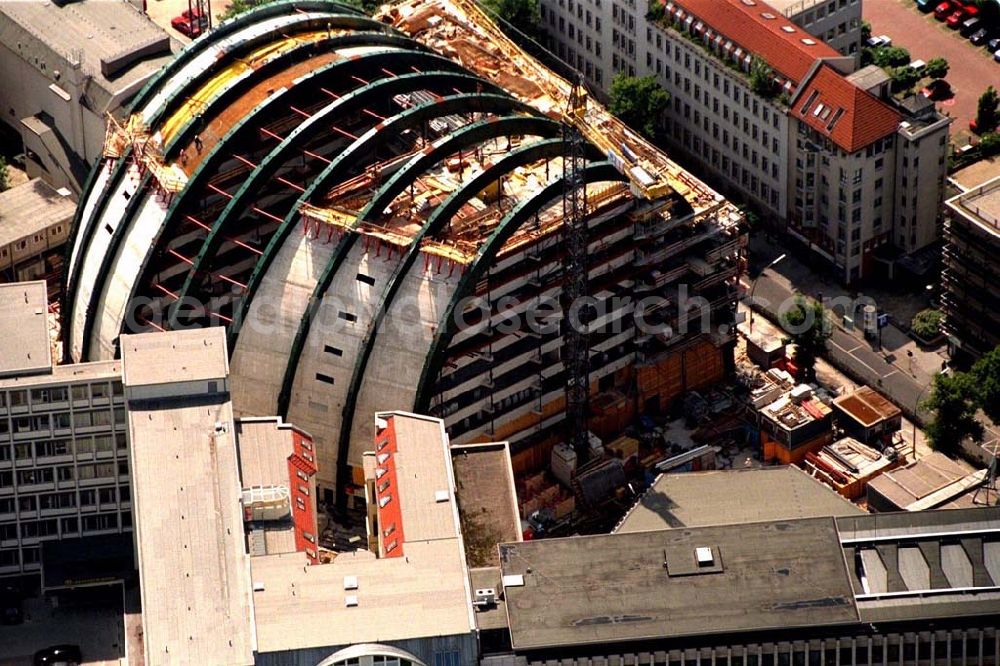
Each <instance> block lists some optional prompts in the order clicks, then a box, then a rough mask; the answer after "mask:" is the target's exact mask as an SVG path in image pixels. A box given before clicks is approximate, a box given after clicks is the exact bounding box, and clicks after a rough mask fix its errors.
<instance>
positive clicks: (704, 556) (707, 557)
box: [694, 546, 715, 567]
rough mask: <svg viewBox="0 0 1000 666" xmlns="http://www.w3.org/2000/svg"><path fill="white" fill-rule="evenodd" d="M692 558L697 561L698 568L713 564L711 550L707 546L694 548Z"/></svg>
mask: <svg viewBox="0 0 1000 666" xmlns="http://www.w3.org/2000/svg"><path fill="white" fill-rule="evenodd" d="M694 557H695V559H696V560H697V561H698V566H699V567H710V566H712V565H714V564H715V557H714V556H713V555H712V549H711V548H709V547H708V546H700V547H698V548H695V549H694Z"/></svg>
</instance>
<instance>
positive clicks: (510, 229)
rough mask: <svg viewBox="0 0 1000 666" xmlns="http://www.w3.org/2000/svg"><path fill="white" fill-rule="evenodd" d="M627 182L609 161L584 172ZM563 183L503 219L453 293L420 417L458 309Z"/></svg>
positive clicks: (419, 404) (587, 178)
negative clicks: (512, 238) (509, 244)
mask: <svg viewBox="0 0 1000 666" xmlns="http://www.w3.org/2000/svg"><path fill="white" fill-rule="evenodd" d="M624 180H625V176H623V175H622V173H621V172H620V171H618V169H616V168H615V167H614V166H613V165H612V164H611V163H610V162H607V161H604V162H596V163H591V164H589V165H587V167H586V169H584V172H583V183H584V184H591V183H598V182H601V181H624ZM564 184H565V178H563V177H560V178H559V179H557V180H555V181H554V182H552V183H550V184H549V185H547V186H546V187H545V188H544V189H542V191H541V192H539V193H538V194H536V195H535V196H534V197H532V198H530V199H527V200H525V201H522V202H521V203H520V204H518V205H517V207H515V208H514V210H512V211H510V212H509V213H507V215H505V216H504V218H503V219H502V220H501V221H500V223H499V224H498V225H497V227H496V229H494V230H493V233H492V234H490V237H489V238H488V239H487V240H486V242H485V243H483V244H482V245H481V246H480V248H479V250H478V251H477V252H476V256H475V258H474V259H473V261H472V265H471V267H470V268H469V270H467V271H466V272H465V273H464V274H463V275H462V278H461V279H460V280H459V283H458V287H457V288H456V289H455V293H454V294H452V298H451V302H450V303H449V304H448V307H447V308H446V309H445V312H444V319H443V321H442V324H441V325H440V326H438V329H437V332H436V333H435V335H434V341H433V342H432V343H431V348H430V353H428V355H427V360H426V361H425V362H424V368H423V370H422V371H421V373H420V382H419V383H418V384H417V395H416V398H415V400H414V405H413V411H414V412H416V413H418V414H426V413H427V409H428V407H429V406H430V398H431V392H432V391H433V390H434V385H435V382H436V379H437V376H438V374H439V373H440V372H441V367H442V366H443V364H444V360H445V355H446V354H447V351H448V346H449V345H450V344H451V339H452V337H453V336H454V335H455V333H456V330H455V311H456V310H457V308H458V306H459V304H460V303H461V301H462V299H463V298H465V296H466V295H468V294H469V293H470V292H471V290H472V289H473V288H474V287H475V285H476V283H478V282H479V280H480V279H482V277H483V275H484V274H485V273H486V271H487V270H489V267H490V266H491V265H492V264H493V260H494V259H496V257H497V254H498V253H499V252H500V249H501V248H502V247H503V245H504V243H506V242H507V241H508V240H509V239H510V238H511V236H513V235H514V232H515V231H517V229H518V228H520V226H521V225H522V224H523V223H524V222H526V221H527V220H528V219H529V218H530V217H531V216H532V215H535V214H536V213H538V212H540V211H542V210H544V207H545V206H546V205H547V204H549V203H550V202H552V200H553V199H555V198H556V197H558V196H559V195H560V194H561V193H562V191H563V188H564Z"/></svg>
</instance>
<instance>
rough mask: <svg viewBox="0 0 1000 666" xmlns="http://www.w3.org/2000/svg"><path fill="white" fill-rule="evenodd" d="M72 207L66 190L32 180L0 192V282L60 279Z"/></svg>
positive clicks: (51, 283) (73, 210) (52, 283)
mask: <svg viewBox="0 0 1000 666" xmlns="http://www.w3.org/2000/svg"><path fill="white" fill-rule="evenodd" d="M75 211H76V204H75V202H74V201H73V199H72V198H71V197H70V192H69V190H66V189H59V190H57V189H55V188H53V187H52V186H51V185H49V184H48V183H46V182H45V181H43V180H41V179H40V178H35V179H33V180H30V181H28V182H27V183H23V184H21V185H18V186H16V187H12V188H10V189H9V190H6V191H5V192H0V282H24V281H28V280H38V279H43V278H44V279H46V280H47V281H48V283H49V284H50V285H51V286H52V287H53V288H55V287H56V286H57V285H58V284H59V282H60V280H59V279H58V278H59V275H60V273H61V268H62V250H63V246H64V245H65V243H66V239H68V238H69V230H70V227H71V226H72V223H73V213H74V212H75Z"/></svg>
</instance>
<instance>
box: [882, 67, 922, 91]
mask: <svg viewBox="0 0 1000 666" xmlns="http://www.w3.org/2000/svg"><path fill="white" fill-rule="evenodd" d="M889 76H890V77H891V78H892V89H893V90H895V91H896V92H899V91H901V90H909V89H910V88H912V87H913V86H914V84H916V82H917V81H918V80H919V79H920V75H919V74H917V73H916V72H915V71H913V68H912V67H906V66H903V67H894V68H892V69H891V70H890V71H889Z"/></svg>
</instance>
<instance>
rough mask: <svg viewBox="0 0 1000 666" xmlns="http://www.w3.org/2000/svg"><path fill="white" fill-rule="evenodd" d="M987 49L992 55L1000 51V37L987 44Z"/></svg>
mask: <svg viewBox="0 0 1000 666" xmlns="http://www.w3.org/2000/svg"><path fill="white" fill-rule="evenodd" d="M986 48H987V49H989V51H990V53H993V52H994V51H996V50H997V49H1000V37H994V38H993V39H991V40H990V41H988V42H986Z"/></svg>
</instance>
